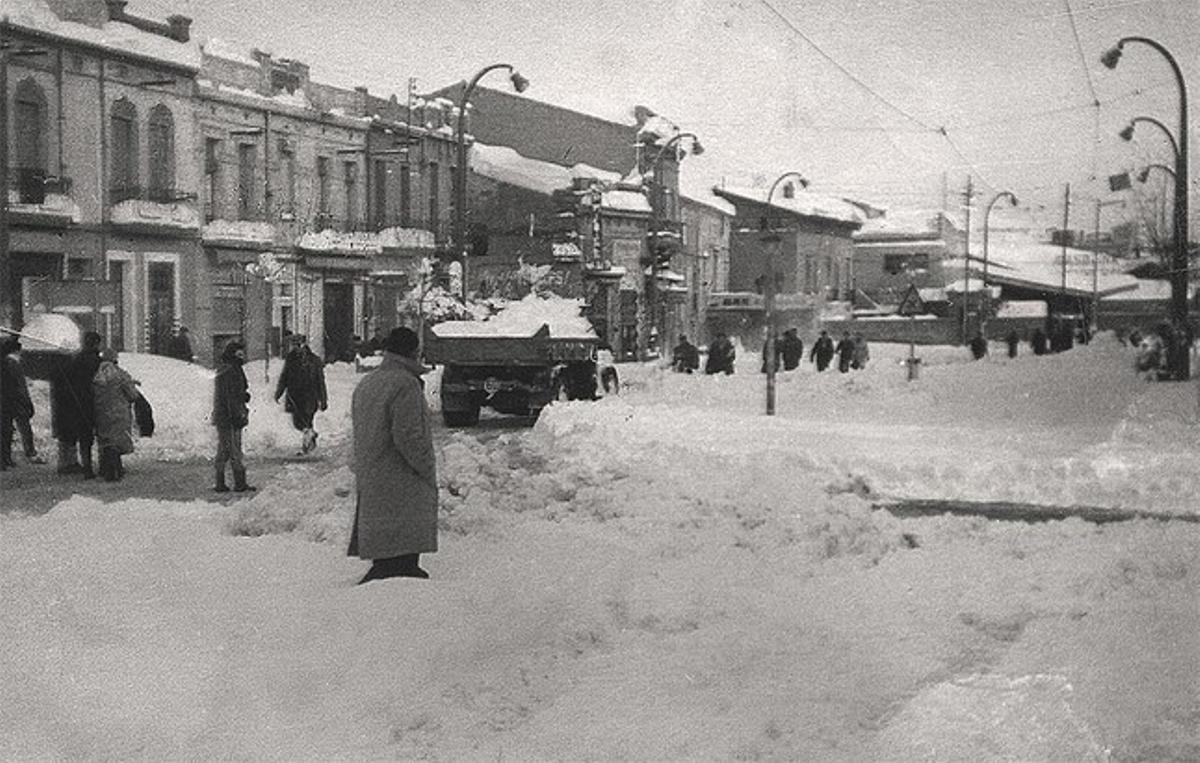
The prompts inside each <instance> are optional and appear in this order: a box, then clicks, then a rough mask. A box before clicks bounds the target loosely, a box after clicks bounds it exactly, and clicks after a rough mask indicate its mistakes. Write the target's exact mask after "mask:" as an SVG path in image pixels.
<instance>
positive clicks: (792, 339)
mask: <svg viewBox="0 0 1200 763" xmlns="http://www.w3.org/2000/svg"><path fill="white" fill-rule="evenodd" d="M776 349H777V350H778V351H779V357H780V358H781V359H782V360H783V370H784V371H794V370H796V369H797V368H798V367H799V366H800V361H801V360H803V359H804V341H803V340H802V339H800V337H798V336H797V335H796V329H788V330H787V331H785V332H783V337H782V338H781V339H780V340H779V343H778V344H777V345H776Z"/></svg>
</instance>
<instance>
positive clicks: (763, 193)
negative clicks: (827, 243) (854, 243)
mask: <svg viewBox="0 0 1200 763" xmlns="http://www.w3.org/2000/svg"><path fill="white" fill-rule="evenodd" d="M713 192H714V193H716V194H717V195H718V196H725V197H729V196H733V197H735V199H745V200H746V201H754V202H758V203H759V204H766V202H767V194H768V193H770V189H769V188H736V187H730V186H724V187H717V188H713ZM735 204H736V201H735ZM771 206H772V207H775V208H777V209H785V210H787V211H789V212H794V213H796V214H798V215H804V216H805V217H823V218H826V219H829V220H840V221H842V222H849V223H861V222H862V221H863V220H864V219H865V217H864V215H863V213H862V211H861V210H859V209H858V207H856V206H854V205H853V204H848V203H846V202H845V201H843V200H842V199H840V198H838V197H836V196H826V195H824V194H819V193H813V192H811V191H806V190H802V189H799V188H797V189H796V190H795V193H794V194H793V197H792V198H790V199H788V198H785V197H784V196H783V193H782V191H779V190H778V189H777V191H776V193H775V195H774V196H772V197H771Z"/></svg>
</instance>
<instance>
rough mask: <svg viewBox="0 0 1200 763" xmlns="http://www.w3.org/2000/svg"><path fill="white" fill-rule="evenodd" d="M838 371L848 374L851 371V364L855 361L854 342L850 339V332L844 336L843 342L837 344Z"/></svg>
mask: <svg viewBox="0 0 1200 763" xmlns="http://www.w3.org/2000/svg"><path fill="white" fill-rule="evenodd" d="M837 356H838V370H839V371H841V372H842V373H846V372H847V371H849V370H850V364H851V363H852V362H853V361H854V340H853V339H851V338H850V332H849V331H847V332H846V333H844V334H842V339H841V341H839V342H838V344H837Z"/></svg>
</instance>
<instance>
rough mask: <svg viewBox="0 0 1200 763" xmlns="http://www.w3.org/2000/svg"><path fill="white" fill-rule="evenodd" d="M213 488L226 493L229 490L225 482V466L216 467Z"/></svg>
mask: <svg viewBox="0 0 1200 763" xmlns="http://www.w3.org/2000/svg"><path fill="white" fill-rule="evenodd" d="M213 490H215V491H217V492H218V493H228V492H229V486H228V485H226V484H225V467H224V466H218V467H217V481H216V484H215V485H214V486H213Z"/></svg>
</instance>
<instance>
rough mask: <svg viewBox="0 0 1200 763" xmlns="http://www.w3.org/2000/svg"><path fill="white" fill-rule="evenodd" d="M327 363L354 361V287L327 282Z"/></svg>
mask: <svg viewBox="0 0 1200 763" xmlns="http://www.w3.org/2000/svg"><path fill="white" fill-rule="evenodd" d="M323 296H324V302H325V309H324V310H323V313H324V318H325V337H324V338H325V361H326V362H334V361H338V360H347V361H348V360H353V359H354V286H353V284H348V283H331V282H329V281H326V282H325V289H324V295H323Z"/></svg>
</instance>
